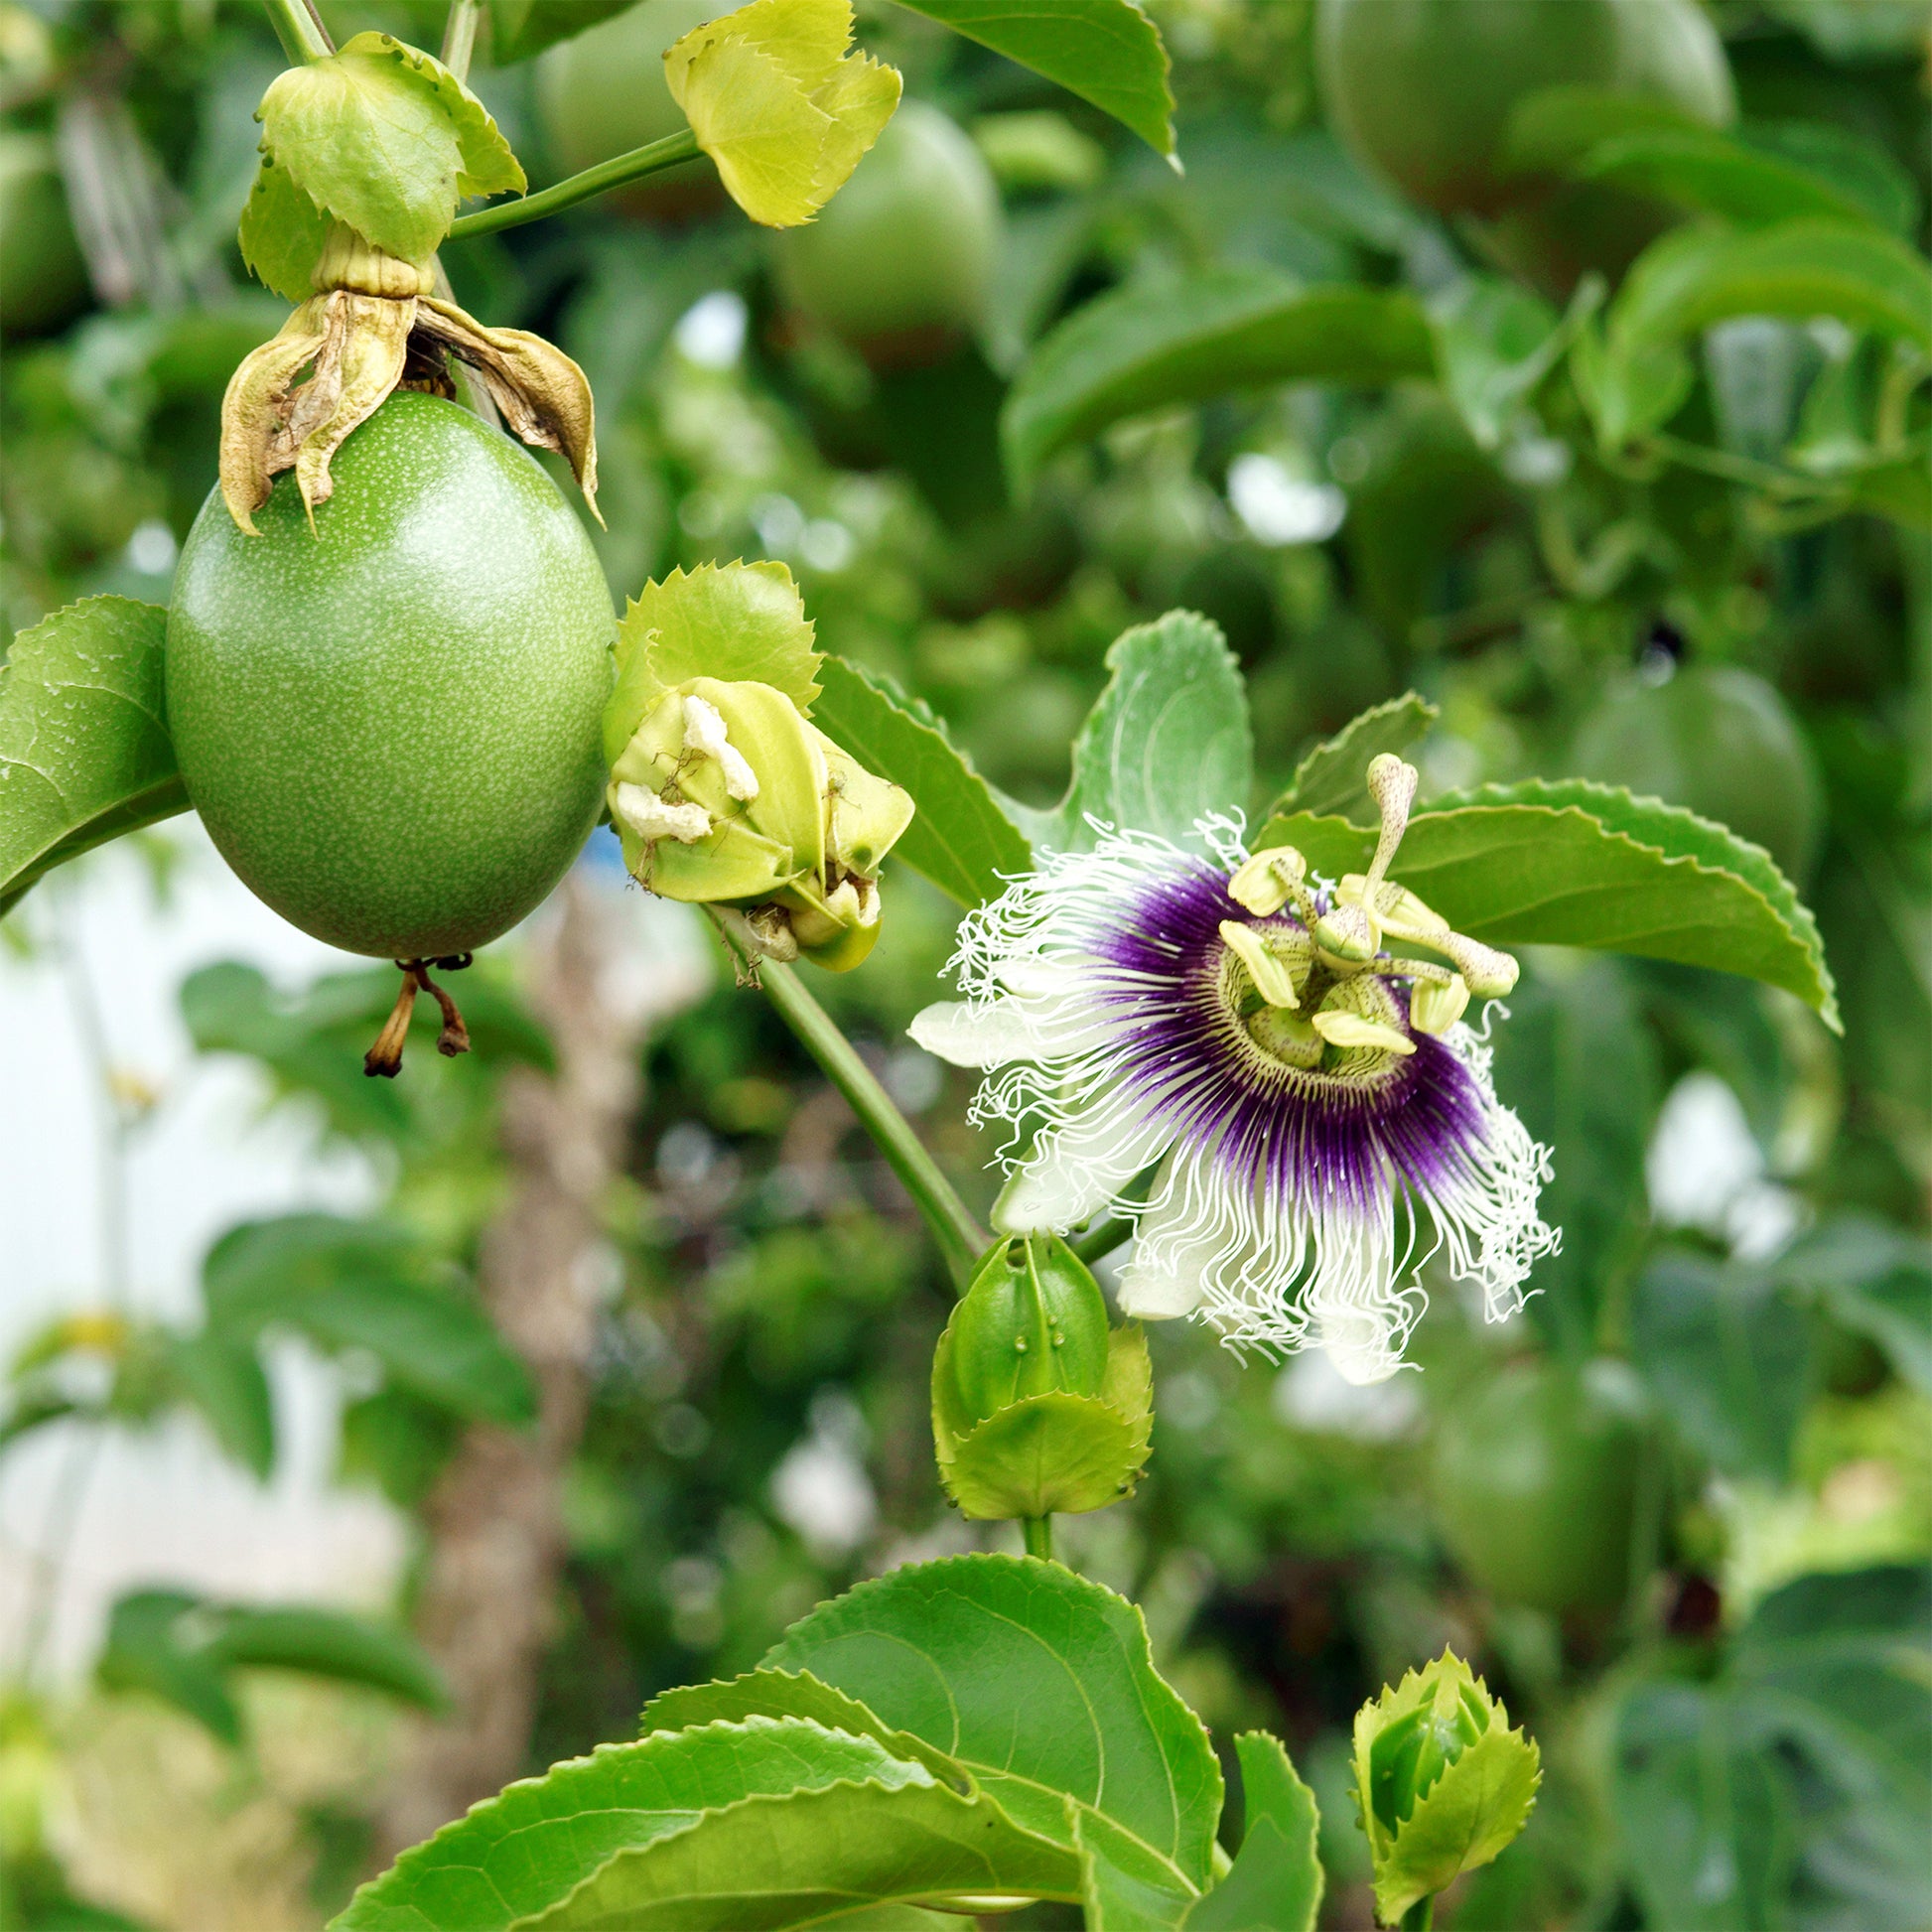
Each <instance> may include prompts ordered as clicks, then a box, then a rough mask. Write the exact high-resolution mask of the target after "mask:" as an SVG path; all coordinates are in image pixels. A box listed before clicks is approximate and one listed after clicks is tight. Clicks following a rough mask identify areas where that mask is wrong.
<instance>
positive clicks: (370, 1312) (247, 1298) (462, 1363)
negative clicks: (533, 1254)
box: [202, 1214, 536, 1424]
mask: <svg viewBox="0 0 1932 1932" xmlns="http://www.w3.org/2000/svg"><path fill="white" fill-rule="evenodd" d="M202 1284H203V1295H204V1298H205V1299H206V1301H207V1310H208V1319H209V1322H210V1324H211V1325H215V1326H218V1327H219V1328H220V1329H221V1330H222V1331H223V1332H225V1333H227V1334H230V1335H235V1336H250V1335H253V1334H255V1333H257V1332H259V1331H260V1330H261V1329H262V1328H263V1327H266V1326H269V1325H272V1324H275V1323H282V1324H285V1325H287V1326H288V1327H291V1328H294V1329H296V1330H298V1331H299V1332H301V1333H302V1334H305V1335H307V1336H308V1337H309V1338H310V1339H311V1340H312V1341H315V1342H318V1343H320V1344H321V1345H322V1346H323V1347H324V1348H327V1349H341V1348H349V1349H366V1350H367V1351H368V1352H369V1353H370V1354H372V1355H374V1356H375V1358H376V1359H377V1360H378V1361H379V1362H380V1363H381V1364H382V1366H383V1369H384V1370H385V1372H386V1373H387V1374H388V1375H389V1376H390V1377H391V1378H392V1379H394V1380H395V1381H397V1382H399V1383H401V1384H402V1385H403V1386H404V1387H405V1388H408V1389H412V1390H414V1391H415V1393H416V1394H418V1395H420V1396H422V1397H424V1398H425V1399H426V1400H428V1401H430V1402H433V1403H435V1404H436V1405H437V1406H438V1407H439V1408H443V1409H447V1410H448V1411H450V1413H452V1414H453V1415H458V1416H464V1417H476V1418H480V1419H485V1420H488V1421H491V1422H499V1423H506V1424H516V1423H525V1422H528V1421H529V1420H530V1419H531V1418H532V1417H533V1416H534V1415H535V1413H536V1395H535V1390H534V1388H533V1386H532V1384H531V1381H530V1374H529V1370H528V1369H527V1368H525V1367H524V1365H523V1363H522V1362H521V1361H520V1360H519V1359H518V1357H517V1356H516V1355H514V1354H513V1353H511V1351H510V1349H509V1348H508V1347H507V1346H506V1344H505V1343H504V1341H503V1339H502V1337H501V1336H500V1335H498V1334H497V1332H496V1330H495V1328H494V1327H493V1326H492V1325H491V1324H490V1321H489V1318H488V1316H487V1315H485V1314H484V1313H483V1311H482V1309H480V1308H479V1307H477V1305H476V1304H475V1303H474V1302H472V1301H468V1300H466V1299H464V1298H462V1297H461V1296H459V1295H458V1294H456V1293H454V1292H452V1291H451V1290H449V1289H448V1288H446V1287H445V1286H444V1284H443V1283H442V1282H441V1281H440V1280H439V1279H438V1276H437V1272H436V1271H435V1270H434V1269H433V1268H431V1267H430V1265H429V1264H428V1263H427V1262H426V1261H425V1259H424V1258H423V1257H422V1256H421V1254H420V1253H419V1252H418V1250H417V1248H416V1246H415V1244H414V1242H413V1241H412V1239H411V1238H410V1236H409V1235H408V1234H407V1233H405V1232H403V1231H402V1230H400V1229H397V1228H394V1227H391V1226H389V1225H387V1224H385V1223H382V1222H378V1221H353V1220H347V1219H345V1218H341V1217H338V1216H335V1215H329V1214H291V1215H285V1216H283V1217H281V1218H280V1219H277V1220H271V1221H252V1222H245V1223H243V1224H242V1225H241V1226H239V1227H236V1228H231V1229H230V1230H229V1231H228V1232H227V1233H226V1234H225V1235H223V1236H222V1238H221V1239H220V1240H219V1241H217V1242H216V1243H215V1244H214V1246H213V1248H211V1249H210V1250H209V1252H208V1257H207V1262H206V1263H205V1264H204V1267H203V1273H202Z"/></svg>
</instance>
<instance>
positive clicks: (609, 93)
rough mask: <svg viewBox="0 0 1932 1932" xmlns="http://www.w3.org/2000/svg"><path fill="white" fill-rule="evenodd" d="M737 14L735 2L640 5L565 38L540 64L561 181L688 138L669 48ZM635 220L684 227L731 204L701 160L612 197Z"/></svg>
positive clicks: (545, 116) (541, 92) (544, 122)
mask: <svg viewBox="0 0 1932 1932" xmlns="http://www.w3.org/2000/svg"><path fill="white" fill-rule="evenodd" d="M730 11H731V0H643V4H642V5H641V6H636V7H632V8H630V9H629V11H628V12H625V13H621V14H619V15H618V16H617V17H616V18H615V19H612V20H606V21H601V22H600V23H599V24H598V25H597V26H595V27H593V28H590V29H589V30H588V31H587V32H585V33H582V34H574V35H572V36H571V38H570V39H569V40H566V41H560V42H559V43H558V44H557V45H556V46H555V47H552V48H550V49H548V50H547V51H546V52H545V53H544V54H543V55H542V56H541V57H540V58H539V60H538V61H537V64H536V94H537V116H538V120H539V123H540V124H541V126H542V128H543V137H544V145H545V147H546V148H547V150H548V151H549V154H550V157H551V159H552V161H554V162H555V164H556V168H557V173H558V174H559V176H563V175H574V174H579V173H581V172H582V171H583V170H584V169H586V168H594V167H596V166H597V164H598V163H599V162H600V161H610V160H613V159H614V158H615V157H617V156H618V155H621V154H628V153H629V152H630V150H631V149H632V148H642V147H647V146H649V144H650V143H651V142H653V141H661V140H663V139H664V138H665V136H666V135H670V134H680V133H682V132H683V131H684V127H685V124H686V123H685V119H684V115H683V113H682V112H681V111H680V109H679V107H678V104H677V102H676V101H674V100H673V99H672V98H671V90H670V88H669V87H668V86H666V85H665V83H664V50H665V49H666V48H668V47H669V46H671V44H672V43H673V42H675V41H679V40H682V39H683V38H684V36H685V35H686V34H688V33H689V32H690V31H691V29H692V28H694V27H702V26H703V25H704V24H705V23H706V22H707V21H710V20H716V19H717V18H718V16H719V15H720V14H721V13H729V12H730ZM608 199H609V201H610V202H611V203H612V204H613V205H614V206H616V207H621V208H623V209H624V210H625V211H626V212H628V213H631V214H639V215H646V216H654V217H656V218H658V219H662V220H682V219H685V218H687V217H689V216H691V215H695V214H703V213H707V212H709V211H710V210H711V209H713V208H716V207H723V206H724V204H725V191H724V188H723V186H722V184H721V183H720V182H719V180H718V171H717V169H716V168H714V167H713V166H712V164H711V163H710V162H709V161H708V160H706V159H705V158H704V157H703V156H700V157H698V159H696V160H694V161H687V162H684V163H683V164H682V165H681V166H679V167H676V168H669V169H666V170H665V171H664V172H663V173H662V174H658V175H652V176H649V177H647V178H646V179H645V180H643V181H640V182H633V183H631V184H630V186H628V187H627V188H621V189H619V190H617V191H616V192H615V193H614V194H612V195H611V196H610V197H609V198H608Z"/></svg>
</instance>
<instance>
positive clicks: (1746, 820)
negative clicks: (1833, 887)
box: [1571, 664, 1821, 885]
mask: <svg viewBox="0 0 1932 1932" xmlns="http://www.w3.org/2000/svg"><path fill="white" fill-rule="evenodd" d="M1571 761H1572V763H1573V764H1574V765H1575V766H1576V768H1577V770H1578V772H1579V773H1580V774H1581V775H1582V776H1584V777H1586V778H1598V779H1601V780H1602V781H1603V782H1604V783H1605V784H1614V785H1627V786H1628V787H1629V788H1630V790H1632V791H1633V792H1635V793H1637V794H1638V795H1639V796H1644V795H1648V796H1650V797H1654V798H1661V799H1663V800H1664V801H1665V802H1666V803H1667V804H1672V805H1685V806H1688V807H1689V808H1690V809H1691V810H1692V811H1694V812H1697V813H1698V814H1700V815H1701V816H1702V817H1705V818H1715V819H1716V820H1717V821H1718V822H1719V823H1720V824H1721V825H1728V826H1729V827H1730V829H1731V830H1732V831H1733V832H1735V833H1737V834H1738V835H1739V836H1740V837H1742V838H1746V839H1749V840H1750V841H1751V842H1752V843H1753V844H1755V845H1761V846H1762V847H1763V848H1764V849H1765V850H1766V851H1767V852H1768V853H1770V855H1771V857H1772V858H1774V859H1775V860H1776V861H1777V862H1778V864H1779V865H1780V866H1781V867H1782V868H1783V869H1784V871H1785V873H1786V874H1787V875H1788V876H1789V877H1790V878H1792V879H1794V880H1796V881H1797V882H1798V883H1799V884H1801V885H1802V884H1803V883H1804V880H1805V876H1806V874H1807V873H1808V872H1809V871H1810V870H1811V862H1812V860H1813V858H1814V857H1815V856H1816V854H1817V849H1818V834H1819V831H1820V818H1821V796H1820V786H1819V781H1818V772H1817V769H1816V767H1815V766H1814V764H1813V762H1812V757H1811V752H1810V750H1809V748H1808V747H1807V746H1806V744H1805V739H1804V734H1803V733H1802V732H1801V731H1800V730H1799V728H1798V722H1797V720H1796V719H1795V718H1793V717H1792V715H1791V713H1790V711H1789V710H1788V709H1787V708H1786V706H1785V702H1784V700H1783V699H1782V698H1780V697H1779V696H1778V694H1777V692H1776V691H1774V690H1773V689H1772V688H1771V686H1770V685H1768V684H1766V683H1765V681H1764V680H1763V679H1762V678H1761V677H1754V676H1753V675H1752V674H1751V673H1750V672H1749V671H1743V670H1739V669H1738V668H1737V667H1736V666H1735V665H1730V664H1717V665H1696V664H1693V665H1687V666H1685V667H1684V668H1682V669H1680V670H1679V671H1678V672H1677V673H1676V674H1675V675H1674V676H1673V677H1672V678H1671V679H1670V680H1669V681H1668V682H1667V683H1664V684H1660V685H1646V684H1643V683H1641V682H1640V681H1639V680H1638V679H1636V678H1635V677H1630V678H1626V679H1624V680H1623V681H1622V682H1620V683H1619V684H1617V685H1615V686H1614V687H1613V688H1612V689H1611V690H1610V691H1609V692H1608V693H1607V694H1606V695H1605V696H1604V697H1603V699H1602V700H1601V702H1600V703H1599V704H1598V705H1597V707H1596V709H1595V710H1594V711H1592V712H1591V713H1590V714H1589V716H1588V717H1587V718H1586V719H1585V720H1584V722H1583V725H1582V727H1581V728H1580V730H1579V731H1578V733H1577V744H1576V754H1575V757H1574V758H1573V759H1572V760H1571Z"/></svg>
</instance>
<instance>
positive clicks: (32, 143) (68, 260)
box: [0, 129, 87, 336]
mask: <svg viewBox="0 0 1932 1932" xmlns="http://www.w3.org/2000/svg"><path fill="white" fill-rule="evenodd" d="M86 300H87V270H86V266H85V264H84V263H83V262H82V261H81V259H80V248H79V244H78V243H77V242H76V241H75V240H74V238H73V223H72V221H71V220H69V217H68V198H67V191H66V189H64V188H63V187H62V185H61V175H60V171H59V169H58V168H57V167H56V166H55V161H54V143H53V142H52V141H50V140H49V139H48V138H47V137H46V135H44V134H20V133H15V132H13V131H12V130H11V129H9V130H5V131H0V331H4V332H5V333H6V334H7V335H9V336H37V335H41V334H44V333H45V332H47V331H48V330H51V329H58V328H59V327H60V326H61V324H62V323H64V322H67V321H68V320H69V318H70V317H72V316H74V315H76V314H78V313H79V311H80V309H81V308H82V307H83V306H84V305H85V303H86Z"/></svg>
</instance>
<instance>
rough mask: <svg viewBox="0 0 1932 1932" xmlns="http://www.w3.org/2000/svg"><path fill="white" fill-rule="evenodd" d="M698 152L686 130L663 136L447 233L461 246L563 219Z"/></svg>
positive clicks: (467, 217)
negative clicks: (526, 225) (469, 239)
mask: <svg viewBox="0 0 1932 1932" xmlns="http://www.w3.org/2000/svg"><path fill="white" fill-rule="evenodd" d="M698 152H699V149H698V137H697V136H696V135H695V134H693V133H692V132H691V130H690V129H689V128H688V127H687V128H686V129H684V131H683V132H682V133H680V134H667V135H665V137H664V138H663V140H661V141H652V142H651V143H650V144H649V145H648V146H646V147H641V148H632V149H631V150H630V152H629V153H628V154H621V155H619V156H618V157H617V158H616V159H615V160H613V161H600V162H599V163H598V164H597V166H596V167H595V168H586V169H585V170H584V172H583V173H582V174H581V175H572V176H571V178H570V179H569V180H568V181H560V182H559V183H558V184H557V185H556V187H554V188H546V189H544V190H543V191H542V192H541V193H540V194H536V195H526V196H524V197H523V199H522V200H521V201H520V202H498V203H497V204H496V206H495V207H480V208H479V209H478V210H477V211H476V213H474V214H464V215H459V216H458V217H457V219H456V221H455V222H454V223H452V225H451V228H450V238H451V239H452V240H453V241H462V240H464V239H466V238H467V237H469V236H471V235H480V234H494V233H495V232H496V231H497V229H498V228H514V227H519V226H521V225H522V223H523V222H525V221H540V220H542V218H543V217H544V216H545V215H546V214H558V213H561V212H562V211H563V210H564V209H565V208H567V207H576V206H577V204H578V203H579V202H588V201H589V200H590V199H591V197H592V196H593V195H602V194H603V193H604V191H605V190H606V189H607V188H621V187H622V186H623V185H624V183H625V182H631V181H641V180H642V179H643V177H644V176H646V175H654V174H657V173H658V172H659V171H660V170H662V169H665V168H675V167H676V166H677V165H678V163H679V162H681V161H690V160H692V159H694V158H695V157H696V156H697V154H698Z"/></svg>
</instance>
